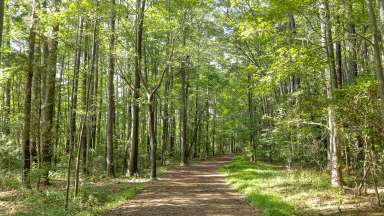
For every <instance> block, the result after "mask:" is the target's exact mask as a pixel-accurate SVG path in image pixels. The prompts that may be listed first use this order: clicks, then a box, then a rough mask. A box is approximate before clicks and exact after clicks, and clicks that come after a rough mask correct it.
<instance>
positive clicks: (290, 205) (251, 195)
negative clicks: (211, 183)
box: [221, 156, 382, 216]
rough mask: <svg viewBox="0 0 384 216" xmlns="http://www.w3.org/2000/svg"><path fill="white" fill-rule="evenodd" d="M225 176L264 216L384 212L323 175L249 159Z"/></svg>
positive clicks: (241, 160) (240, 158)
mask: <svg viewBox="0 0 384 216" xmlns="http://www.w3.org/2000/svg"><path fill="white" fill-rule="evenodd" d="M221 172H223V173H224V174H225V175H226V181H227V182H228V183H229V184H230V185H232V187H234V188H235V189H236V190H237V191H239V192H240V193H242V194H243V195H245V196H246V199H247V201H248V202H249V203H250V204H251V205H252V206H254V207H256V208H259V209H261V210H262V211H263V215H264V216H277V215H279V216H291V215H339V213H340V214H341V215H376V214H375V212H379V211H382V209H381V210H380V209H373V208H372V207H370V206H369V204H367V202H366V200H364V198H362V197H361V198H356V197H353V196H352V195H351V194H346V193H343V192H342V191H341V190H340V189H338V188H332V187H331V185H330V183H329V182H330V179H329V176H328V175H327V174H326V173H321V172H319V171H314V170H309V169H294V170H288V169H286V168H285V167H282V166H278V165H271V164H266V163H263V162H257V163H251V162H249V160H248V159H247V158H246V157H245V156H237V157H235V158H234V160H233V161H232V162H231V163H230V164H228V165H225V166H223V167H221ZM367 212H369V214H367ZM362 213H363V214H362Z"/></svg>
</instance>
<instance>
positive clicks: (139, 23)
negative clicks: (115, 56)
mask: <svg viewBox="0 0 384 216" xmlns="http://www.w3.org/2000/svg"><path fill="white" fill-rule="evenodd" d="M144 9H145V0H136V13H137V14H136V24H135V26H136V46H135V74H134V81H133V82H134V83H133V88H134V89H133V101H132V103H133V104H132V129H131V130H132V131H131V140H130V141H131V143H130V146H131V152H130V157H129V159H130V161H129V168H128V169H129V170H128V171H129V176H134V175H136V174H138V172H139V170H138V167H137V162H138V161H137V157H138V148H139V111H140V108H139V98H140V92H139V91H140V73H141V58H142V55H141V54H142V38H143V24H144Z"/></svg>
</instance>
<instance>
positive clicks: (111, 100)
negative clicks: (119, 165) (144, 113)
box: [107, 0, 115, 177]
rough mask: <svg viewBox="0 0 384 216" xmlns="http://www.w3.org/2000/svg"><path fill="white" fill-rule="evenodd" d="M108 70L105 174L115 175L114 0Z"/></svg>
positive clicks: (112, 0)
mask: <svg viewBox="0 0 384 216" xmlns="http://www.w3.org/2000/svg"><path fill="white" fill-rule="evenodd" d="M111 4H112V5H111V8H112V10H111V17H110V32H111V36H110V41H109V70H108V120H107V175H108V176H113V177H115V168H114V163H113V132H114V127H115V92H114V91H115V87H114V84H113V80H114V73H115V10H114V7H115V0H111Z"/></svg>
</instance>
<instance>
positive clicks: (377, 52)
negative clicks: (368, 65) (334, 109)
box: [366, 0, 384, 119]
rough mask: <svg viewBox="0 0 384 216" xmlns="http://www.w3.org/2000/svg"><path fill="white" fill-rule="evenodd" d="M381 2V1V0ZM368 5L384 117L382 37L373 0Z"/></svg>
mask: <svg viewBox="0 0 384 216" xmlns="http://www.w3.org/2000/svg"><path fill="white" fill-rule="evenodd" d="M380 2H381V1H380ZM366 3H367V5H368V15H369V21H370V26H371V31H372V37H373V52H374V53H373V57H374V60H375V66H376V68H375V70H376V79H377V81H379V96H380V99H381V112H382V118H383V119H384V78H383V66H382V59H381V52H380V44H381V38H380V33H379V30H378V28H377V22H376V16H375V12H374V7H373V1H372V0H366Z"/></svg>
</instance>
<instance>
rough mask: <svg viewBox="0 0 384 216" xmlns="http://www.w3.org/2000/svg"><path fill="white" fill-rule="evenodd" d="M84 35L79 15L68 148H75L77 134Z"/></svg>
mask: <svg viewBox="0 0 384 216" xmlns="http://www.w3.org/2000/svg"><path fill="white" fill-rule="evenodd" d="M82 35H83V19H82V17H79V21H78V26H77V33H76V50H75V59H74V68H73V80H72V92H71V107H70V114H69V124H68V130H69V133H68V146H67V148H68V149H73V147H74V146H73V145H74V143H75V135H76V114H77V90H78V86H79V71H80V59H81V56H80V55H81V40H82Z"/></svg>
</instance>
